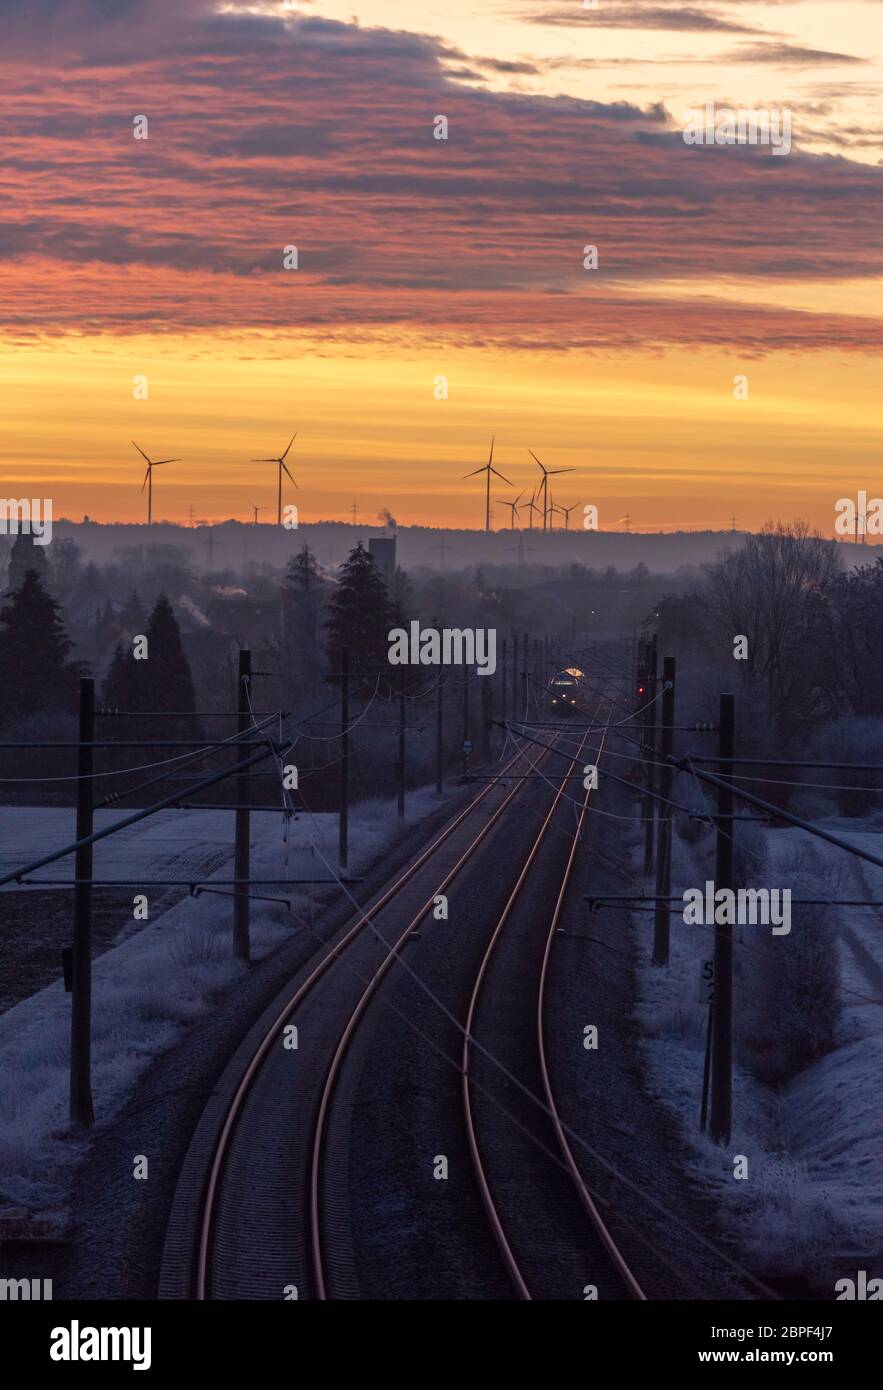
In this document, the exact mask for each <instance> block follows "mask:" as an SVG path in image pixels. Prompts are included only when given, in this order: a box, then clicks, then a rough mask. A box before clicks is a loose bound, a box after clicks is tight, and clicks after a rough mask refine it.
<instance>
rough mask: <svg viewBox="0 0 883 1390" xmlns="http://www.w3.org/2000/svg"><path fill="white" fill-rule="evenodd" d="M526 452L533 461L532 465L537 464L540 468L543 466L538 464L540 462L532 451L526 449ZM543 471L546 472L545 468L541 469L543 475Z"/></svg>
mask: <svg viewBox="0 0 883 1390" xmlns="http://www.w3.org/2000/svg"><path fill="white" fill-rule="evenodd" d="M527 452H528V453H529V454H530V456H531V458H532V459H533V461H534V463H539V465H540V468H543V465H542V464H541V463H540V461H539V459H538V458H537V456H536V454H535V453H534V451H533V449H528V451H527ZM545 471H546V470H545V468H543V472H544V473H545Z"/></svg>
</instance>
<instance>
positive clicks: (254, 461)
mask: <svg viewBox="0 0 883 1390" xmlns="http://www.w3.org/2000/svg"><path fill="white" fill-rule="evenodd" d="M248 461H249V463H278V462H279V460H278V459H249V460H248Z"/></svg>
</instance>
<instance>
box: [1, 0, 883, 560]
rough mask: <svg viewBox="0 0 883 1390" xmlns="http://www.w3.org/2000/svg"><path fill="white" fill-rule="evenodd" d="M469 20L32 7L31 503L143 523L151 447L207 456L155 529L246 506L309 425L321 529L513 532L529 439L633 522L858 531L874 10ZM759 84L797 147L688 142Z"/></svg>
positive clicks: (7, 243) (13, 390) (604, 11)
mask: <svg viewBox="0 0 883 1390" xmlns="http://www.w3.org/2000/svg"><path fill="white" fill-rule="evenodd" d="M577 9H579V7H577ZM448 11H449V7H443V8H438V9H432V10H430V11H429V12H427V13H426V14H425V15H421V17H420V19H419V21H418V19H417V17H415V16H414V15H413V14H411V13H410V12H409V11H408V9H407V8H406V7H404V6H400V5H393V4H391V3H387V2H386V0H376V3H370V4H367V5H364V6H362V7H361V9H360V11H359V18H358V23H356V22H353V21H352V19H351V17H350V14H349V13H348V12H345V7H343V6H339V5H336V4H333V3H328V4H319V3H317V4H314V5H303V6H300V7H292V6H285V5H275V4H251V5H247V4H245V5H238V4H231V3H228V4H224V5H209V4H201V3H196V0H192V3H185V4H180V5H172V4H170V3H169V4H167V3H165V2H164V0H158V2H157V3H154V4H152V5H147V6H140V5H134V4H133V5H131V6H128V5H123V6H120V7H119V8H118V12H117V13H116V14H115V16H114V18H113V19H109V18H107V13H106V10H105V8H104V7H103V6H101V5H100V4H99V3H98V0H85V3H84V4H81V5H78V6H74V5H71V4H68V3H65V0H41V3H40V4H38V5H36V6H26V5H24V4H20V5H18V4H16V5H13V6H12V9H11V13H10V17H9V21H8V25H9V32H8V38H9V43H8V46H7V54H6V57H5V59H4V60H3V63H2V68H3V77H4V82H3V93H2V96H0V111H2V119H3V124H4V131H5V139H4V154H5V159H4V176H3V194H4V203H5V211H4V215H3V240H2V242H0V245H2V256H0V303H2V305H3V313H2V330H3V331H2V335H0V381H2V392H3V407H4V419H5V424H6V448H5V459H4V470H3V479H2V492H3V494H4V495H5V496H8V497H14V496H19V495H37V494H39V495H43V496H51V497H52V498H53V505H54V509H55V514H56V516H62V515H64V516H69V517H71V518H79V517H80V516H82V515H83V514H85V513H88V514H89V515H90V516H92V517H94V518H95V519H97V520H100V521H111V520H117V521H127V522H131V521H140V520H143V519H145V515H146V511H145V501H144V498H143V497H142V496H141V493H140V488H141V484H142V479H143V468H142V467H141V460H140V459H139V457H138V455H137V453H136V452H135V450H134V448H133V447H132V444H131V442H130V441H132V440H135V441H137V443H138V444H139V445H140V446H141V448H143V449H145V450H146V451H147V452H148V453H149V454H150V455H151V456H152V457H158V458H166V457H176V458H177V457H180V458H181V460H182V461H181V463H180V464H175V465H170V466H169V467H168V468H166V469H163V470H161V472H160V473H158V474H157V476H156V478H155V480H154V517H155V518H156V519H157V520H160V519H161V520H170V521H177V522H180V523H186V522H187V520H188V518H190V517H192V516H195V517H197V518H200V519H203V518H204V519H208V520H211V521H218V520H222V519H224V518H226V517H238V518H239V519H241V520H245V519H250V517H251V515H252V509H253V507H254V506H262V507H270V508H271V509H272V507H273V506H275V485H276V483H275V474H274V472H273V469H272V468H270V467H268V466H265V465H257V464H253V463H251V462H249V460H251V459H253V458H263V457H265V456H266V457H268V456H271V455H275V454H277V453H278V452H279V451H280V450H281V449H282V448H283V447H284V445H285V443H286V442H287V440H288V439H289V438H290V436H291V434H293V433H294V431H295V430H296V431H297V441H296V443H295V446H294V450H293V453H292V456H291V457H290V458H289V464H290V465H291V467H292V472H293V473H294V476H295V479H296V481H297V484H298V487H297V490H296V491H295V490H293V489H291V487H290V485H289V484H286V488H287V492H286V500H287V501H292V502H296V504H297V505H298V508H299V510H300V517H301V520H302V521H304V522H309V521H317V520H322V519H348V517H349V514H350V509H351V507H352V505H353V503H354V502H355V503H357V505H358V506H359V508H360V509H361V511H362V513H363V514H365V515H370V514H373V513H376V512H377V511H379V510H380V508H382V507H387V508H389V509H390V511H391V512H392V513H393V514H394V515H395V516H396V518H397V519H398V520H399V522H401V523H404V524H426V525H436V526H438V525H450V526H475V527H477V526H480V525H482V524H483V495H482V489H481V486H480V484H481V480H480V479H469V480H467V481H463V474H465V473H468V472H470V471H471V470H472V469H473V468H476V467H479V466H480V465H481V464H483V463H484V461H485V459H486V457H487V449H488V445H489V440H490V437H491V435H494V436H495V437H496V452H495V457H494V461H495V464H496V466H497V467H499V469H500V471H501V472H502V473H503V474H504V475H505V476H506V478H508V479H509V480H510V481H511V483H512V488H511V489H507V488H506V487H505V485H503V484H502V483H499V484H498V485H497V484H495V496H496V497H497V498H498V499H499V501H500V502H502V500H503V498H505V497H514V496H515V495H516V494H517V493H519V492H521V491H523V490H525V491H526V494H527V496H529V495H530V490H531V489H532V488H533V486H534V484H535V481H536V477H537V469H536V467H535V465H534V464H533V462H532V460H531V459H530V456H529V454H528V449H532V450H533V451H534V452H535V453H537V454H538V455H539V457H540V458H541V459H543V460H544V462H548V464H549V466H552V467H560V468H570V469H573V470H574V472H573V473H570V474H567V475H564V476H562V477H561V478H560V479H559V480H557V481H558V486H557V487H556V489H555V496H556V500H558V501H559V502H560V503H561V504H562V505H567V506H570V505H571V504H574V503H575V504H578V505H579V506H582V505H585V504H593V505H595V506H597V507H598V508H599V513H600V518H601V526H602V527H603V528H605V529H613V528H614V526H615V525H616V524H617V523H618V521H619V518H621V517H622V516H623V514H624V513H625V512H626V511H628V513H629V514H630V516H631V518H632V526H633V529H635V530H650V529H660V530H671V529H679V528H680V527H685V528H688V527H696V526H703V525H708V526H713V527H715V528H716V529H728V528H729V525H730V519H731V516H732V515H736V516H738V522H739V526H740V528H742V529H748V528H756V527H759V526H760V525H762V524H763V523H764V522H765V521H767V520H768V519H771V518H773V519H775V518H779V517H781V518H783V519H793V518H795V517H801V518H805V519H806V520H808V521H809V522H811V523H812V524H813V525H814V526H817V527H818V529H819V530H820V531H821V532H822V533H823V534H829V535H830V534H832V529H833V522H834V504H835V501H836V499H837V498H839V497H842V496H844V495H855V493H856V492H857V490H858V489H860V488H866V489H870V490H872V491H873V490H874V489H875V488H876V489H877V490H878V491H879V490H880V482H879V481H878V480H879V479H880V477H881V468H880V446H881V430H880V425H879V411H878V410H877V408H876V407H877V404H878V402H879V400H880V398H881V368H880V348H881V341H883V333H881V325H883V274H881V260H880V250H881V241H883V219H881V211H883V208H881V202H883V200H881V191H883V165H881V163H880V160H881V146H880V140H881V135H880V131H879V129H878V128H877V126H876V125H875V124H874V116H873V113H874V109H875V99H877V100H878V98H879V91H880V77H881V60H880V55H879V48H880V43H879V39H880V26H879V21H877V33H876V35H873V34H872V33H871V25H872V23H873V21H874V19H875V17H876V16H875V11H874V7H873V6H871V5H867V4H863V3H849V4H844V5H843V6H838V7H837V12H836V13H834V12H833V11H832V10H831V8H830V7H827V6H825V7H823V6H820V5H817V4H812V3H808V4H802V3H795V4H787V5H782V4H773V3H763V4H762V3H757V4H750V5H738V6H736V5H733V4H732V3H730V4H727V3H725V2H724V0H721V3H720V4H716V5H713V6H706V5H703V6H695V7H693V8H692V9H691V10H689V11H684V10H683V9H682V7H675V6H669V7H666V6H665V5H658V4H657V5H655V6H653V7H650V6H648V5H646V4H643V3H639V0H629V3H624V4H618V5H609V6H606V7H604V6H600V7H599V8H598V10H594V11H590V10H587V11H585V12H584V13H582V14H580V15H579V16H578V18H577V19H575V20H572V16H569V15H568V13H567V12H566V11H565V8H564V7H563V6H562V7H557V11H556V7H554V6H551V7H546V8H545V9H544V10H541V9H540V8H539V7H538V6H536V5H532V4H531V3H530V0H526V3H525V5H524V6H522V7H521V9H520V11H519V9H518V7H517V6H515V7H512V6H507V7H501V6H496V7H491V9H490V10H489V11H485V9H484V8H479V7H472V6H471V5H467V4H463V3H455V4H453V5H452V6H451V7H450V13H449V12H448ZM38 12H39V14H42V16H43V18H44V20H45V25H44V26H41V25H39V24H37V23H35V15H36V14H37V13H38ZM669 14H670V16H671V19H670V24H669V25H668V27H666V24H665V19H666V15H669ZM587 15H590V16H591V21H590V22H589V20H587V18H586V16H587ZM690 15H693V16H694V20H693V21H692V23H693V25H694V27H693V28H692V29H691V28H690V20H689V16H690ZM396 16H398V19H396ZM685 16H686V18H685ZM571 20H572V22H571ZM627 21H628V22H627ZM418 22H419V24H420V26H421V29H423V30H424V32H422V33H415V32H407V30H413V28H414V26H415V25H417V24H418ZM372 26H373V27H372ZM380 26H388V27H380ZM654 26H658V27H654ZM761 30H763V31H764V32H763V34H761V36H760V37H758V33H760V31H761ZM754 31H757V32H754ZM869 38H871V39H873V43H869ZM723 48H726V49H727V50H728V52H730V54H731V57H732V63H731V64H729V65H728V64H727V63H721V62H719V61H718V62H713V58H714V55H715V54H716V55H717V56H718V58H720V54H721V50H722V49H723ZM749 49H750V50H753V52H751V53H749V52H748V50H749ZM773 49H775V52H773ZM651 50H652V53H654V54H655V57H652V56H651ZM491 53H492V54H493V58H491V57H490V56H489V55H490V54H491ZM530 55H532V56H530ZM706 55H707V56H706ZM869 55H870V56H869ZM565 59H566V61H565ZM657 67H658V68H659V72H658V73H657ZM836 87H839V88H841V96H840V97H839V98H838V97H837V96H836V94H835V92H834V88H836ZM614 88H616V89H618V90H614ZM627 88H628V89H629V90H626V89H627ZM814 88H815V90H814ZM639 89H640V90H639ZM823 89H829V90H828V94H827V95H825V94H824V92H823ZM764 98H766V99H767V100H773V99H775V100H776V101H777V102H778V104H779V105H780V106H781V105H788V106H789V108H791V109H792V110H793V124H794V130H795V137H794V148H793V150H792V152H791V153H790V154H789V155H788V156H787V158H776V157H774V156H772V155H771V152H770V150H769V149H765V148H749V147H734V146H729V147H720V148H695V147H690V146H688V145H686V144H685V143H684V141H683V138H682V131H681V117H682V113H683V109H684V107H686V106H688V105H690V103H691V101H693V100H700V99H701V100H705V99H708V100H715V101H717V102H718V103H719V104H723V103H725V102H727V101H730V102H732V103H741V104H742V105H746V106H747V105H751V104H752V103H756V102H759V101H760V100H762V99H764ZM440 113H443V114H444V115H445V116H446V117H447V119H448V122H449V133H448V138H447V139H446V140H436V139H434V138H433V122H434V120H435V119H436V117H437V116H438V115H439V114H440ZM142 114H143V115H145V116H146V117H147V119H148V122H149V136H148V138H147V139H145V140H137V139H134V138H133V121H134V120H135V118H136V117H137V116H140V115H142ZM862 130H863V132H864V133H863V134H862ZM875 142H876V144H875ZM587 245H593V246H596V247H597V248H598V268H597V270H588V269H585V268H584V250H585V247H586V246H587ZM287 246H296V247H297V260H298V264H297V269H288V270H286V269H284V268H283V255H284V252H285V248H286V247H287ZM770 246H774V247H775V248H776V252H775V254H774V255H771V254H770V250H769V248H770ZM742 376H744V377H745V378H747V398H746V399H739V398H737V396H736V394H735V393H734V381H735V379H736V378H737V377H742ZM440 378H444V379H445V385H444V388H443V390H442V391H441V393H440V389H439V385H438V383H439V380H440ZM139 383H142V385H141V387H140V388H139ZM139 390H140V394H141V395H143V394H144V393H145V391H146V396H147V398H146V399H137V398H136V397H137V396H138V394H139ZM445 393H446V398H443V399H438V398H437V397H438V396H439V394H442V395H444V394H445ZM269 515H270V513H269V512H266V513H264V516H263V519H265V520H266V519H268V518H269ZM507 519H508V510H507V509H505V508H504V507H503V506H502V505H500V506H499V507H498V508H497V509H496V510H495V513H494V522H495V525H496V526H498V527H502V526H504V525H505V524H506V523H507Z"/></svg>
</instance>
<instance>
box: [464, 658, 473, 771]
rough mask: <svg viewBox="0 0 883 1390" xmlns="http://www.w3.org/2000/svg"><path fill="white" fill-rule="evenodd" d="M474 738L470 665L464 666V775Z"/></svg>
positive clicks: (467, 768) (467, 767) (467, 769)
mask: <svg viewBox="0 0 883 1390" xmlns="http://www.w3.org/2000/svg"><path fill="white" fill-rule="evenodd" d="M471 752H472V740H471V739H470V737H469V667H468V666H464V667H463V776H464V777H467V776H468V775H469V754H470V753H471Z"/></svg>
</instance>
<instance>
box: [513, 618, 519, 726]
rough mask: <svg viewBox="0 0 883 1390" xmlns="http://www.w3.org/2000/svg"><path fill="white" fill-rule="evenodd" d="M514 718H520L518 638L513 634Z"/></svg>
mask: <svg viewBox="0 0 883 1390" xmlns="http://www.w3.org/2000/svg"><path fill="white" fill-rule="evenodd" d="M512 718H513V719H517V718H518V636H517V634H516V633H514V632H513V634H512Z"/></svg>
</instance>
